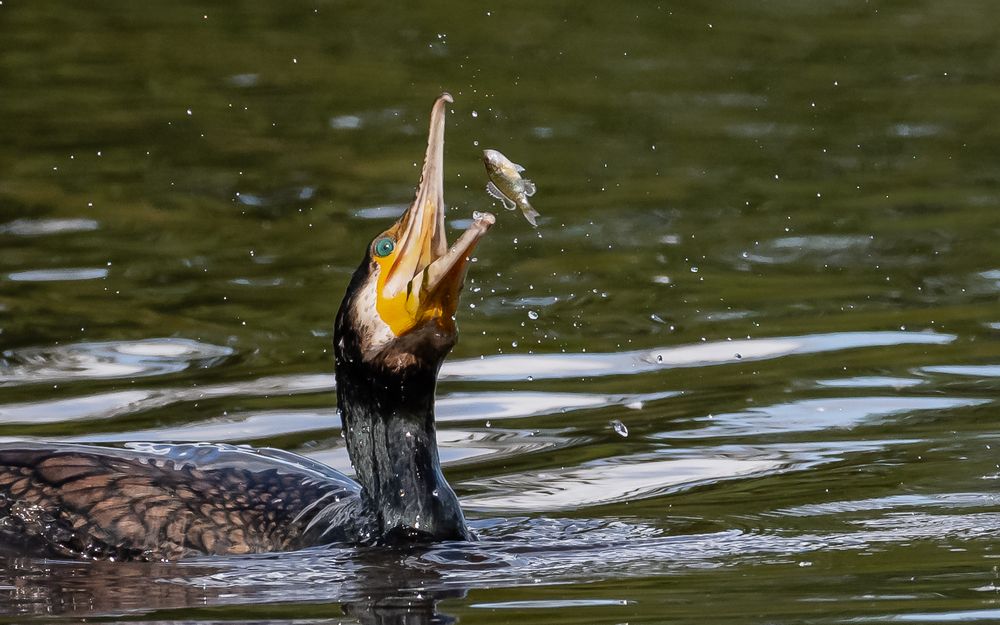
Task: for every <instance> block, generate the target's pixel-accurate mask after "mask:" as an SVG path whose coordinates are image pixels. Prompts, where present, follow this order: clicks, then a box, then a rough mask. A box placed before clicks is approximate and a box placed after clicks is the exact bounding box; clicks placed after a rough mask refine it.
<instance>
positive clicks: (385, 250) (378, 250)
mask: <svg viewBox="0 0 1000 625" xmlns="http://www.w3.org/2000/svg"><path fill="white" fill-rule="evenodd" d="M394 249H396V242H395V241H393V240H392V239H390V238H389V237H386V238H384V239H379V240H378V241H376V242H375V255H376V256H379V257H384V256H388V255H389V254H392V250H394Z"/></svg>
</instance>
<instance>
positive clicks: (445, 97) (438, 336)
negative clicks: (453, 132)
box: [334, 93, 495, 375]
mask: <svg viewBox="0 0 1000 625" xmlns="http://www.w3.org/2000/svg"><path fill="white" fill-rule="evenodd" d="M452 101H453V100H452V98H451V95H449V94H447V93H444V94H441V96H440V97H439V98H438V99H437V101H435V102H434V107H433V109H432V110H431V124H430V136H429V138H428V140H427V154H426V155H425V157H424V167H423V171H422V172H421V175H420V183H419V185H418V187H417V196H416V199H415V200H414V201H413V204H412V205H411V206H410V207H409V209H407V211H406V212H405V213H404V214H403V216H402V217H400V218H399V221H397V222H396V223H395V224H393V225H392V226H391V227H389V228H388V229H387V230H385V231H384V232H382V233H380V234H379V235H377V236H376V237H375V238H374V239H372V240H371V242H370V243H369V245H368V248H367V250H366V252H365V257H364V259H363V260H362V262H361V266H360V267H358V269H357V271H356V272H355V273H354V277H353V278H352V280H351V284H350V285H349V286H348V289H347V294H346V295H345V296H344V301H343V303H342V304H341V306H340V312H339V313H338V314H337V324H336V334H335V346H334V347H335V349H334V351H335V353H336V357H337V368H338V370H340V369H341V368H342V367H343V366H344V365H346V364H350V363H353V362H354V361H355V360H356V359H360V360H361V361H363V362H364V364H366V365H369V366H373V367H375V368H376V369H379V370H383V371H385V370H387V371H402V370H404V369H409V368H410V367H413V366H415V365H416V366H420V367H421V368H429V369H432V370H433V372H434V374H435V375H436V373H437V367H438V366H439V365H440V363H441V361H442V360H443V359H444V356H445V355H446V354H447V353H448V351H449V350H450V349H451V347H452V346H453V345H454V344H455V340H456V338H457V330H456V327H455V312H456V310H457V308H458V295H459V292H460V291H461V288H462V284H463V282H464V280H465V271H466V267H467V264H468V262H469V255H470V254H471V253H472V251H473V249H474V248H475V246H476V243H478V241H479V239H480V238H481V237H482V236H483V235H484V234H486V231H487V230H489V229H490V226H492V225H493V223H494V220H495V218H494V216H493V215H492V214H490V213H476V214H475V215H474V218H473V221H472V224H471V225H470V226H469V228H468V229H467V230H466V231H465V232H464V233H463V234H462V235H461V236H460V237H459V238H458V240H457V241H455V243H454V244H453V245H452V246H451V247H448V240H447V238H446V236H445V206H444V121H445V111H446V106H447V104H448V103H450V102H452ZM355 364H357V363H355Z"/></svg>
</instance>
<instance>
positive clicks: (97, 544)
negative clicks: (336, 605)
mask: <svg viewBox="0 0 1000 625" xmlns="http://www.w3.org/2000/svg"><path fill="white" fill-rule="evenodd" d="M136 455H138V456H139V458H138V461H137V458H136V457H135V456H136ZM351 494H352V493H350V492H345V491H344V489H343V488H342V486H341V485H339V484H337V483H331V482H324V481H322V480H311V479H308V478H304V477H303V475H302V474H296V473H294V472H282V471H281V470H280V469H278V468H263V469H257V470H251V469H247V468H240V467H225V466H220V467H213V468H208V469H206V468H195V467H194V466H191V465H189V464H185V463H183V462H179V461H176V460H174V459H170V458H162V457H157V456H151V455H145V456H143V455H142V454H133V455H129V456H123V457H116V456H114V455H109V454H102V453H88V452H87V451H86V450H84V449H83V448H76V447H69V448H63V449H58V448H56V449H49V450H44V449H30V448H29V449H7V450H5V451H4V453H3V455H2V462H0V541H2V542H6V543H8V544H16V543H17V542H23V543H25V544H24V545H23V546H24V547H25V548H27V549H29V550H30V551H34V552H36V553H38V552H39V551H40V552H43V553H47V554H48V555H51V556H63V557H72V558H80V557H84V558H102V559H104V558H113V559H129V560H135V559H140V560H162V559H176V558H180V557H184V556H187V555H193V554H216V555H221V554H245V553H262V552H270V551H284V550H288V549H294V548H296V547H297V546H299V543H300V542H301V541H302V540H303V539H304V537H305V534H306V532H307V528H308V526H309V521H311V520H312V519H314V518H315V517H316V515H317V514H318V513H320V512H321V511H322V510H323V506H318V505H316V504H317V502H323V501H339V500H340V498H341V496H348V497H349V496H350V495H351ZM331 495H332V497H331ZM309 542H312V541H309Z"/></svg>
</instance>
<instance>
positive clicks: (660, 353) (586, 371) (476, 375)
mask: <svg viewBox="0 0 1000 625" xmlns="http://www.w3.org/2000/svg"><path fill="white" fill-rule="evenodd" d="M955 338H956V337H955V335H953V334H940V333H936V332H838V333H831V334H808V335H804V336H795V337H775V338H761V339H745V340H738V341H715V342H707V343H696V344H692V345H681V346H676V347H660V348H653V349H644V350H636V351H626V352H605V353H580V354H504V355H498V356H486V357H483V358H480V359H470V360H457V361H450V362H446V363H445V364H444V366H443V367H442V369H441V379H444V380H448V379H470V378H471V379H476V380H490V381H511V380H525V379H527V378H533V379H536V380H538V379H552V378H578V377H594V376H607V375H625V374H633V373H646V372H650V371H657V370H660V369H671V368H679V367H705V366H711V365H722V364H733V363H737V362H746V361H754V360H769V359H773V358H780V357H783V356H792V355H797V354H816V353H822V352H832V351H840V350H847V349H858V348H862V347H884V346H899V345H945V344H948V343H951V342H952V341H954V340H955Z"/></svg>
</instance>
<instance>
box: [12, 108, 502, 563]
mask: <svg viewBox="0 0 1000 625" xmlns="http://www.w3.org/2000/svg"><path fill="white" fill-rule="evenodd" d="M449 102H452V98H451V96H450V95H448V94H447V93H444V94H442V95H441V96H440V97H439V98H438V99H437V101H436V102H435V103H434V107H433V109H432V111H431V122H430V135H429V138H428V141H427V153H426V155H425V157H424V165H423V171H422V173H421V177H420V183H419V185H418V187H417V195H416V199H415V200H414V201H413V204H412V205H411V206H410V207H409V209H407V211H406V212H405V213H404V214H403V216H402V217H400V219H399V221H397V222H396V223H395V224H394V225H393V226H391V227H390V228H389V229H387V230H385V231H384V232H382V233H381V234H379V235H378V236H376V237H375V238H374V239H373V240H372V241H371V243H370V244H369V245H368V246H367V247H366V249H365V255H364V258H363V259H362V261H361V265H360V266H359V267H358V269H357V271H355V272H354V275H353V277H352V278H351V281H350V284H349V285H348V287H347V293H346V294H345V296H344V299H343V302H342V303H341V305H340V310H339V312H338V313H337V317H336V322H335V328H334V354H335V358H336V383H337V408H338V410H339V412H340V417H341V420H342V424H343V432H344V436H345V438H346V440H347V451H348V453H349V455H350V458H351V463H352V464H353V465H354V468H355V470H356V472H357V481H354V480H351V479H350V478H348V477H347V476H345V475H343V474H341V473H339V472H337V471H335V470H333V469H331V468H329V467H327V466H325V465H322V464H320V463H318V462H315V461H312V460H309V459H307V458H303V457H301V456H298V455H296V454H293V453H289V452H284V451H280V450H276V449H251V448H247V447H236V446H227V445H213V444H188V445H165V444H152V443H145V444H133V445H130V446H128V448H126V449H117V448H108V447H99V446H88V445H74V444H62V443H9V444H4V445H0V550H2V551H7V552H9V551H11V550H14V551H16V552H18V553H27V554H31V555H39V556H57V557H74V558H101V559H138V560H162V559H177V558H182V557H185V556H191V555H197V554H244V553H263V552H272V551H286V550H293V549H299V548H303V547H307V546H312V545H321V544H329V543H335V542H344V543H359V544H385V543H400V542H404V543H405V542H411V541H414V542H416V541H439V540H472V539H473V538H474V537H473V535H472V533H471V532H470V531H469V529H468V527H467V526H466V523H465V517H464V516H463V514H462V509H461V507H460V506H459V502H458V497H457V496H456V495H455V492H454V491H453V490H452V488H451V486H449V485H448V482H447V481H445V479H444V476H443V475H442V473H441V464H440V461H439V459H438V448H437V442H436V439H435V428H434V389H435V385H436V382H437V374H438V370H439V369H440V367H441V363H442V362H443V360H444V358H445V356H446V355H447V354H448V352H449V351H450V350H451V348H452V346H454V344H455V341H456V338H457V329H456V327H455V317H454V316H455V313H456V308H457V306H458V296H459V291H460V290H461V288H462V284H463V282H464V278H465V272H466V268H467V264H468V262H469V255H470V254H471V253H472V250H473V249H474V248H475V246H476V244H477V243H478V241H479V239H480V238H481V237H482V236H483V235H484V234H485V233H486V231H487V230H489V228H490V226H492V225H493V222H494V217H493V215H491V214H489V213H476V214H475V216H474V219H473V221H472V225H471V226H469V228H468V229H467V230H466V231H465V232H464V233H463V234H462V235H461V236H460V237H459V238H458V240H457V241H456V242H455V243H454V245H452V246H451V247H450V248H449V247H448V242H447V239H446V237H445V206H444V191H443V187H444V179H443V165H444V122H445V110H446V106H447V104H448V103H449Z"/></svg>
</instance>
